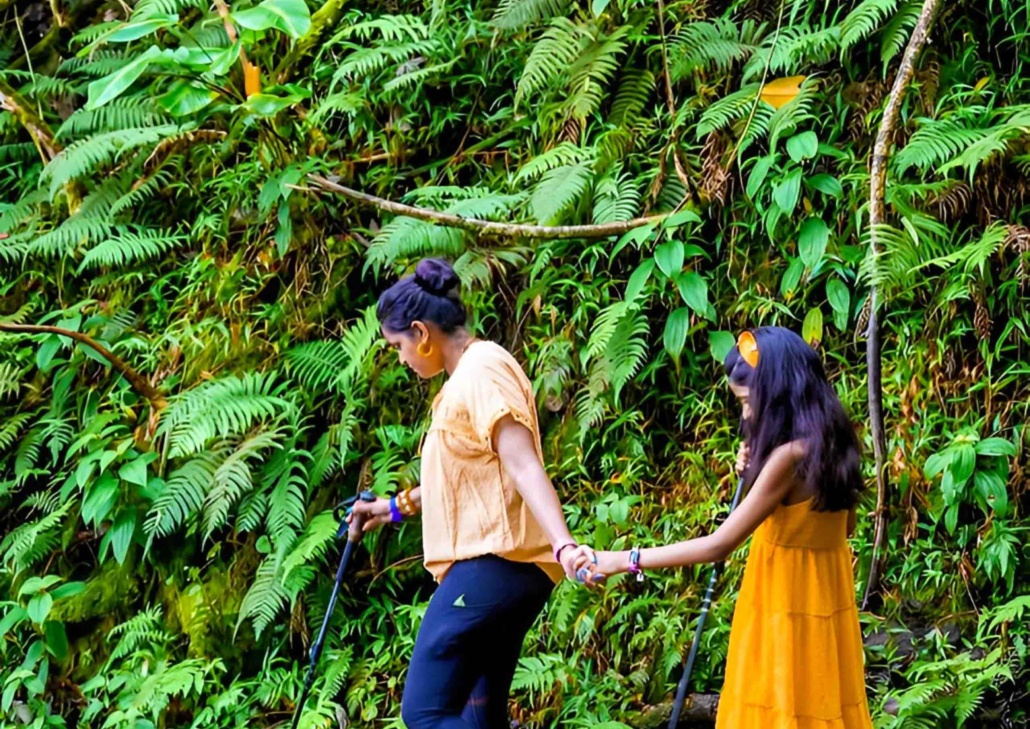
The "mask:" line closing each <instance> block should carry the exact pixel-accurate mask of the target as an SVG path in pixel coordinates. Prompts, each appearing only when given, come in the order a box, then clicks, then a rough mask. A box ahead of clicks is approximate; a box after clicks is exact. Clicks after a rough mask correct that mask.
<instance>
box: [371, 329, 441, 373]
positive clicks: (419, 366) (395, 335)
mask: <svg viewBox="0 0 1030 729" xmlns="http://www.w3.org/2000/svg"><path fill="white" fill-rule="evenodd" d="M381 330H382V332H383V339H385V340H386V343H387V344H388V345H389V346H390V348H391V349H393V350H394V351H396V352H397V359H399V360H400V361H401V364H403V365H405V366H406V367H408V368H409V369H411V371H412V372H414V373H415V374H416V375H418V376H419V377H421V378H422V379H423V380H428V379H429V378H431V377H436V376H437V375H438V374H440V372H442V371H443V350H442V349H441V348H440V346H439V345H438V344H437V343H436V342H434V341H433V339H434V337H432V336H431V334H430V332H429V329H428V328H427V327H426V325H425V324H423V323H422V322H420V321H417V322H414V323H413V324H412V325H411V329H410V330H409V331H407V332H392V331H390V330H389V329H387V328H386V327H381ZM419 345H421V347H422V352H428V354H422V352H420V351H419Z"/></svg>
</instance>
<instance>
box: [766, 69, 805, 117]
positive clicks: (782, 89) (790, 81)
mask: <svg viewBox="0 0 1030 729" xmlns="http://www.w3.org/2000/svg"><path fill="white" fill-rule="evenodd" d="M805 78H806V77H805V76H788V77H787V78H778V79H775V80H773V81H770V82H769V83H767V84H766V85H765V86H763V87H762V91H761V92H760V93H759V96H761V98H762V101H764V102H765V103H767V104H769V105H770V106H772V107H773V108H774V109H779V108H780V107H781V106H783V105H784V104H786V103H787V102H788V101H790V100H791V99H793V98H794V97H795V96H797V95H798V92H800V91H801V83H802V82H803V81H804V80H805Z"/></svg>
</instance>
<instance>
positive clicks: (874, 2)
mask: <svg viewBox="0 0 1030 729" xmlns="http://www.w3.org/2000/svg"><path fill="white" fill-rule="evenodd" d="M897 9H898V0H862V2H860V3H859V4H858V5H856V6H855V8H854V9H853V10H852V11H851V12H850V13H848V15H847V17H846V18H844V21H843V22H842V23H841V24H840V50H841V52H842V53H846V52H847V51H849V50H851V49H852V48H853V47H854V46H855V45H857V44H858V43H859V42H861V41H863V40H865V39H866V38H868V37H869V36H871V35H872V34H873V33H874V32H876V30H877V29H879V28H880V27H881V26H882V25H883V24H884V23H885V22H887V20H889V19H890V18H891V17H892V16H893V15H894V13H895V12H896V11H897Z"/></svg>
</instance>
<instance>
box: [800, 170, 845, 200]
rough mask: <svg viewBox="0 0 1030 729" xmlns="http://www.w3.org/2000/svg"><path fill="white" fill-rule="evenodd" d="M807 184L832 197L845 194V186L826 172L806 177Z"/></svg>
mask: <svg viewBox="0 0 1030 729" xmlns="http://www.w3.org/2000/svg"><path fill="white" fill-rule="evenodd" d="M805 184H806V185H808V186H809V187H811V188H812V189H813V190H818V191H819V192H821V193H823V194H825V195H829V196H830V197H835V198H840V197H842V196H843V195H844V188H843V187H841V185H840V183H839V182H837V178H836V177H834V176H833V175H827V174H826V173H821V174H818V175H813V176H812V177H808V178H806V179H805Z"/></svg>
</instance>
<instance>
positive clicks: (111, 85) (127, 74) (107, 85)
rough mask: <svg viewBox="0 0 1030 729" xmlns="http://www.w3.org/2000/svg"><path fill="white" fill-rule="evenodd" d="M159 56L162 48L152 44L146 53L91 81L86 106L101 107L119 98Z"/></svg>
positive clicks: (89, 107)
mask: <svg viewBox="0 0 1030 729" xmlns="http://www.w3.org/2000/svg"><path fill="white" fill-rule="evenodd" d="M159 56H161V50H160V49H159V48H158V47H157V46H150V48H148V49H147V50H146V51H145V52H144V53H142V54H140V55H139V56H137V57H136V58H134V59H133V60H131V61H129V62H128V63H126V64H125V65H124V66H122V67H121V68H119V69H118V70H117V71H115V72H114V73H111V74H109V75H107V76H104V77H103V78H99V79H97V80H96V81H93V82H92V83H90V85H89V86H88V87H87V90H86V93H87V96H88V97H89V101H87V102H86V108H87V109H89V110H93V109H99V108H100V107H101V106H103V105H104V104H106V103H108V102H109V101H113V100H115V99H117V98H118V97H119V96H121V95H122V94H123V93H124V92H125V91H126V90H127V89H128V88H129V87H130V86H132V85H133V84H134V83H135V82H136V79H138V78H139V77H140V76H142V75H143V72H144V71H146V70H147V66H149V65H150V64H151V63H152V62H155V61H157V59H158V57H159Z"/></svg>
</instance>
